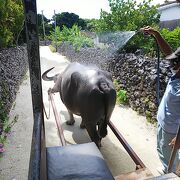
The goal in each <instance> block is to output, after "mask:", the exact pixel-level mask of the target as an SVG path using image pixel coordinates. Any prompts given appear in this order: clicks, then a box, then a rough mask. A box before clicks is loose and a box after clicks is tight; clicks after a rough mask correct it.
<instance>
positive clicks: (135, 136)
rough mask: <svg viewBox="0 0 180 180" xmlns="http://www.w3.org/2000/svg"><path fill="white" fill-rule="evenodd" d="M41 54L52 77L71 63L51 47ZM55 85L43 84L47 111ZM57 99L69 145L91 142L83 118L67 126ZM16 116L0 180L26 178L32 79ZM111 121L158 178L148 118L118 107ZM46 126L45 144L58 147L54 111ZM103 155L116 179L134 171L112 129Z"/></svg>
mask: <svg viewBox="0 0 180 180" xmlns="http://www.w3.org/2000/svg"><path fill="white" fill-rule="evenodd" d="M40 54H41V68H42V72H44V71H45V70H47V69H48V68H51V67H53V66H55V67H56V68H55V69H54V70H53V71H52V73H49V74H50V75H51V74H52V75H53V74H55V73H56V72H59V71H62V70H63V69H64V68H65V67H66V66H67V64H68V63H69V62H68V61H67V60H66V59H65V57H63V56H61V55H59V54H58V53H51V52H50V50H49V48H48V47H41V48H40ZM52 86H53V82H46V81H42V87H43V97H44V104H45V108H46V109H48V106H49V104H48V98H47V90H48V88H49V87H52ZM54 99H55V103H56V105H57V109H58V110H60V114H61V119H62V126H63V128H64V134H65V138H66V141H67V142H68V144H76V143H84V142H89V141H90V139H89V137H88V135H87V132H86V130H82V129H80V128H79V124H80V118H79V117H78V116H76V123H75V125H74V126H72V127H71V126H67V125H66V124H65V121H66V120H67V119H68V114H67V111H66V108H65V107H64V105H63V104H62V103H61V101H60V97H59V94H55V96H54ZM16 114H18V115H19V118H18V122H17V123H16V124H15V126H14V127H13V128H12V133H11V136H10V137H8V141H7V144H6V146H5V148H6V152H5V153H4V155H3V157H2V158H1V160H0V179H1V180H11V179H14V180H15V179H16V180H26V179H27V174H28V163H29V155H30V146H31V135H32V126H33V124H32V123H33V120H32V108H31V94H30V83H29V78H27V79H26V80H25V81H24V82H23V83H22V85H21V87H20V90H19V93H18V94H17V98H16V102H15V108H14V109H13V110H12V111H11V118H13V117H14V116H15V115H16ZM111 120H112V121H113V123H114V124H115V125H116V127H117V128H118V129H119V131H120V132H121V133H122V134H123V136H124V137H125V139H126V140H127V141H128V143H129V144H130V146H131V147H132V148H133V150H134V151H135V152H136V153H137V154H138V156H139V157H140V159H141V160H142V161H143V162H144V164H145V165H146V166H147V167H148V168H149V169H150V171H151V172H152V173H153V174H154V176H157V175H159V174H158V172H157V171H156V167H158V166H160V165H161V163H160V161H159V158H158V156H157V152H156V128H155V127H153V126H152V125H150V124H147V123H146V119H145V117H143V116H139V115H137V113H136V112H134V111H133V110H132V109H130V108H128V107H124V106H116V107H115V110H114V112H113V115H112V118H111ZM45 126H46V145H47V146H57V145H59V138H58V135H57V128H56V125H55V121H54V117H53V113H52V109H51V118H50V119H48V120H47V119H45ZM101 152H102V154H103V156H104V158H105V160H106V162H107V164H108V166H109V168H110V170H111V172H112V174H113V175H114V176H116V175H118V174H121V173H126V172H130V171H133V170H134V169H135V164H134V163H133V161H132V160H131V158H130V157H129V155H128V154H127V152H126V151H125V150H124V148H123V147H122V146H121V144H120V143H119V142H118V140H117V138H116V137H115V136H114V134H113V133H112V132H111V130H110V129H109V130H108V136H107V137H106V138H104V139H103V140H102V148H101Z"/></svg>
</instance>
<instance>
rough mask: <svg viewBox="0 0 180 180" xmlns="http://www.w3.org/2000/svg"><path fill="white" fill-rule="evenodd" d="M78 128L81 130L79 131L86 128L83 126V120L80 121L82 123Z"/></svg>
mask: <svg viewBox="0 0 180 180" xmlns="http://www.w3.org/2000/svg"><path fill="white" fill-rule="evenodd" d="M80 128H81V129H84V128H86V126H85V124H84V121H83V119H82V121H81V124H80Z"/></svg>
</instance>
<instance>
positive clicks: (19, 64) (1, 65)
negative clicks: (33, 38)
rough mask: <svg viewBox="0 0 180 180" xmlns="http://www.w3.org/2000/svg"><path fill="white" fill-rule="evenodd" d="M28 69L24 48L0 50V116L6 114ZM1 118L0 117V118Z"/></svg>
mask: <svg viewBox="0 0 180 180" xmlns="http://www.w3.org/2000/svg"><path fill="white" fill-rule="evenodd" d="M27 68H28V57H27V50H26V47H17V48H8V49H1V50H0V103H1V106H2V103H3V108H2V107H1V111H0V115H1V114H2V113H4V112H5V113H8V112H9V111H10V109H11V107H12V103H13V102H14V100H15V98H16V93H17V91H18V89H19V85H20V83H21V82H22V79H23V77H24V76H25V74H26V72H27ZM0 117H1V116H0Z"/></svg>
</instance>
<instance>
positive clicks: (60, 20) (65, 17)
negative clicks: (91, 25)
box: [53, 12, 86, 29]
mask: <svg viewBox="0 0 180 180" xmlns="http://www.w3.org/2000/svg"><path fill="white" fill-rule="evenodd" d="M54 19H55V17H54V16H53V20H54ZM74 24H76V25H78V26H80V27H81V28H82V29H85V28H86V21H85V20H84V19H81V18H79V16H78V15H77V14H74V13H69V12H62V13H59V14H56V25H57V26H59V27H60V28H61V29H62V28H63V26H66V27H67V28H72V27H73V25H74Z"/></svg>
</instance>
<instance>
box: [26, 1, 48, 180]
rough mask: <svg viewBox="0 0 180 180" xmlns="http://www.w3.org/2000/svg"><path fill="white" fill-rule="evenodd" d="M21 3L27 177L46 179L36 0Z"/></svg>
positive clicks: (33, 179) (30, 178)
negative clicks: (29, 111)
mask: <svg viewBox="0 0 180 180" xmlns="http://www.w3.org/2000/svg"><path fill="white" fill-rule="evenodd" d="M23 5H24V15H25V26H26V39H27V52H28V61H29V73H30V82H31V95H32V106H33V117H34V126H33V134H32V144H31V155H30V162H29V173H28V179H29V180H46V179H47V175H46V148H45V147H46V145H45V129H44V116H43V104H42V99H43V98H42V84H41V68H40V55H39V54H40V53H39V38H38V27H37V9H36V0H31V1H30V0H23Z"/></svg>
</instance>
